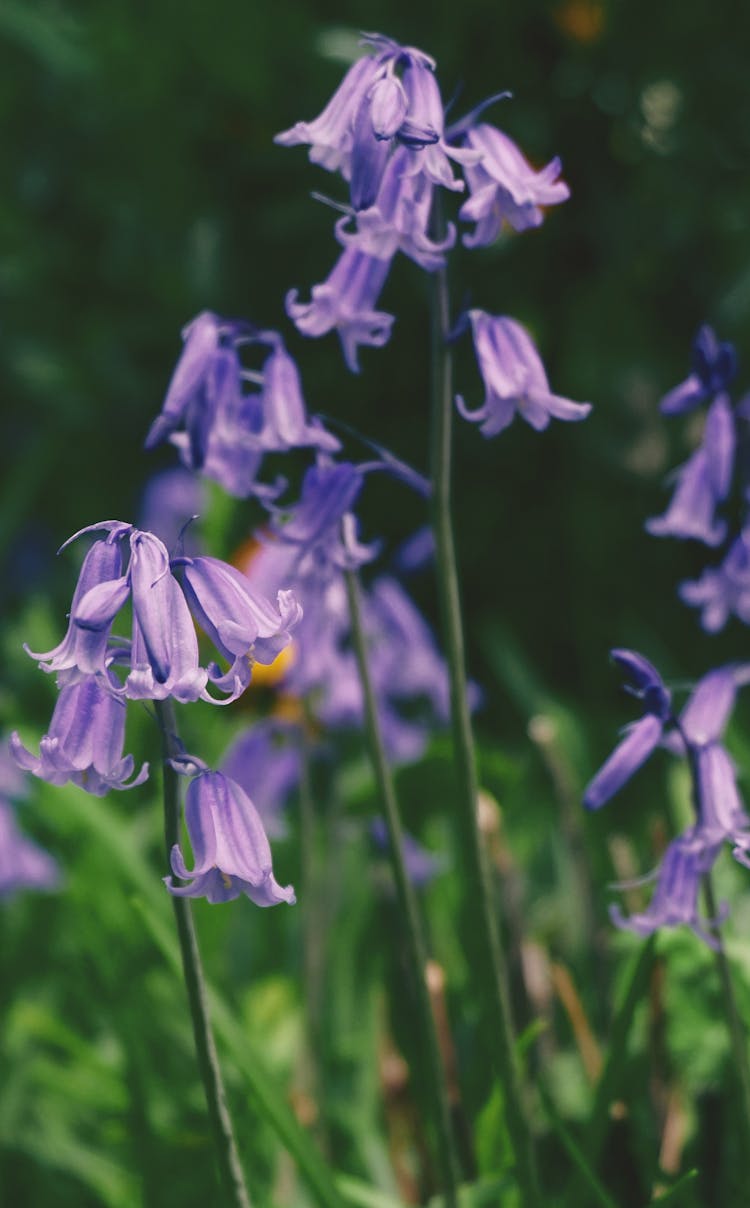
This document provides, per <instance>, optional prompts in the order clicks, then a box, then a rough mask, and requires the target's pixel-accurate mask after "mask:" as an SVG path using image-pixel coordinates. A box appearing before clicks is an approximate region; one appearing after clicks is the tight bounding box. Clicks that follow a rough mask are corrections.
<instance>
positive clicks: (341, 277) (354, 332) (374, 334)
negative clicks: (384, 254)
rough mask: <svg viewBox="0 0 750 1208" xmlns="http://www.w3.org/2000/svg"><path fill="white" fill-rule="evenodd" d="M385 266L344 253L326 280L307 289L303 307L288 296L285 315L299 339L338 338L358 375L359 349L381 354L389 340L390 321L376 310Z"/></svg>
mask: <svg viewBox="0 0 750 1208" xmlns="http://www.w3.org/2000/svg"><path fill="white" fill-rule="evenodd" d="M390 266H391V262H390V260H384V259H380V258H379V257H377V256H369V255H367V253H366V252H361V251H359V250H358V249H357V248H356V247H347V248H345V249H344V251H343V252H342V253H341V255H340V256H339V258H338V260H337V261H336V264H335V265H334V267H333V269H332V270H331V272H330V274H329V275H328V277H327V278H326V280H325V281H323V282H322V283H321V284H320V285H314V286H313V287H312V297H311V300H310V301H309V302H298V301H297V298H298V296H299V291H298V290H296V289H292V290H290V291H289V293H288V294H287V296H286V313H287V314H288V315H289V318H290V319H291V320H292V322H293V323H294V324H295V326H296V327H297V330H298V331H300V332H301V333H302V335H303V336H312V337H313V338H315V339H317V338H318V337H319V336H323V335H326V334H327V333H328V332H329V331H336V332H338V335H339V339H340V340H341V347H342V349H343V353H344V360H345V361H346V364H347V366H348V368H349V369H350V370H351V371H352V373H358V372H359V361H358V350H359V346H360V344H365V345H368V346H369V347H372V348H382V347H383V345H384V344H387V343H388V340H389V338H390V334H391V327H392V326H393V321H394V317H393V315H390V314H387V313H386V312H385V311H382V310H377V309H376V307H377V302H378V298H379V297H380V291H381V290H382V288H383V286H384V284H385V280H386V277H387V276H388V272H389V269H390Z"/></svg>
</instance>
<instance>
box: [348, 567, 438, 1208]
mask: <svg viewBox="0 0 750 1208" xmlns="http://www.w3.org/2000/svg"><path fill="white" fill-rule="evenodd" d="M344 575H345V579H346V591H347V596H348V600H349V613H350V617H351V625H352V641H353V644H354V651H355V655H356V659H357V668H358V671H359V678H360V682H361V684H362V694H363V697H364V704H365V727H366V732H367V739H368V744H369V748H370V759H371V761H372V769H373V772H374V775H375V782H376V785H377V789H378V794H379V796H380V799H381V804H382V807H383V811H384V813H385V819H386V824H387V827H388V838H389V848H390V856H391V860H392V862H393V872H394V876H395V879H396V892H397V894H398V902H399V907H400V910H401V914H402V917H403V920H404V924H405V938H406V943H407V946H408V950H409V962H410V964H411V967H412V969H413V970H414V982H415V986H416V992H417V1001H418V1006H419V1012H420V1015H421V1019H422V1027H423V1029H424V1039H425V1047H426V1056H427V1069H428V1070H429V1074H430V1079H431V1082H432V1087H431V1098H432V1100H433V1103H434V1105H435V1116H436V1120H435V1123H436V1127H437V1134H438V1137H437V1139H438V1146H439V1159H440V1166H441V1171H442V1181H443V1193H444V1197H445V1204H446V1205H447V1208H458V1203H459V1200H458V1160H457V1157H456V1146H455V1141H454V1137H453V1128H452V1125H451V1111H450V1102H449V1097H448V1091H447V1087H446V1084H445V1071H444V1069H443V1064H442V1061H441V1058H440V1045H439V1042H438V1035H437V1028H436V1026H435V1017H434V1015H433V1012H432V1004H431V1002H430V996H429V991H428V988H427V981H426V969H427V945H426V943H425V938H424V933H423V930H422V923H421V919H420V916H419V910H418V907H417V898H416V894H415V892H414V886H413V885H412V883H411V881H410V879H409V874H408V872H407V871H406V861H405V859H404V836H403V827H402V825H401V816H400V813H399V808H398V802H397V800H396V793H395V790H394V786H393V778H392V776H391V770H390V767H389V766H388V760H387V758H386V754H385V748H384V746H383V737H382V733H381V729H380V720H379V718H378V710H377V702H376V700H375V692H374V689H373V685H372V678H371V676H370V667H369V660H368V654H367V644H366V640H365V632H364V626H363V623H362V607H361V604H360V598H359V582H358V579H357V576H356V574H355V572H354V571H345V572H344Z"/></svg>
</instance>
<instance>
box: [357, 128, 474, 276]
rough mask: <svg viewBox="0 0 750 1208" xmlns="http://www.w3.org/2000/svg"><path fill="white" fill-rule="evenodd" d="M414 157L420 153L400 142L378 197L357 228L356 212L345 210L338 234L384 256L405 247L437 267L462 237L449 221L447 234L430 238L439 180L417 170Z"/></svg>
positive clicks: (363, 212) (359, 217)
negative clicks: (353, 224) (350, 225)
mask: <svg viewBox="0 0 750 1208" xmlns="http://www.w3.org/2000/svg"><path fill="white" fill-rule="evenodd" d="M413 163H414V153H413V152H411V151H409V150H408V149H407V148H406V147H401V148H399V149H398V150H397V151H396V152H395V154H394V155H392V156H391V158H390V160H389V161H388V165H387V167H386V169H385V172H384V175H383V179H382V181H381V184H380V188H379V190H378V194H377V197H376V198H375V201H374V202H373V204H372V205H371V206H369V207H368V208H367V209H361V210H359V212H358V213H357V214H356V215H355V217H356V229H355V230H354V231H347V229H346V228H347V225H348V223H349V222H350V221H351V216H350V215H345V216H344V217H343V218H341V219H339V221H338V222H337V223H336V238H337V239H338V241H339V243H341V244H342V245H343V246H344V247H346V248H355V249H358V250H359V251H361V252H364V253H365V254H366V255H368V256H375V257H376V258H377V259H379V260H388V261H390V260H391V259H392V257H393V256H394V255H395V254H396V252H397V251H399V250H400V251H402V252H403V253H404V255H406V256H408V257H409V258H410V259H411V260H414V261H415V263H416V264H418V265H420V267H421V268H423V269H425V270H426V271H427V272H433V271H434V270H435V269H437V268H440V267H442V265H443V264H444V263H445V253H446V252H447V251H448V250H449V249H450V248H452V247H453V245H454V243H455V241H456V228H455V227H454V225H453V223H449V224H448V229H447V233H446V236H445V238H444V239H442V240H440V241H439V242H435V241H434V240H432V239H430V237H429V235H428V233H427V231H428V227H429V222H430V213H431V208H432V195H433V191H434V185H433V184H432V182H431V181H430V180H429V179H428V178H427V177H426V176H425V175H424V174H423V173H421V172H415V171H414V169H413Z"/></svg>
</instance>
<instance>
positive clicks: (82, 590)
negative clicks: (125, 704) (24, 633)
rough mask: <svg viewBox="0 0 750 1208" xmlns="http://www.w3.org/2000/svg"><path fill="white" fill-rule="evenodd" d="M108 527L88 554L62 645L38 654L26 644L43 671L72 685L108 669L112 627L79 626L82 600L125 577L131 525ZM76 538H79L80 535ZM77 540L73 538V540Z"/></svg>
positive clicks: (60, 681) (29, 652)
mask: <svg viewBox="0 0 750 1208" xmlns="http://www.w3.org/2000/svg"><path fill="white" fill-rule="evenodd" d="M105 527H106V531H107V536H106V538H105V539H104V540H103V541H96V542H95V543H94V545H92V547H91V549H90V550H89V551H88V553H87V554H86V557H85V558H84V560H83V565H82V566H81V571H80V574H79V576H78V582H77V584H76V589H75V591H74V593H73V600H72V603H71V605H70V620H69V623H68V629H67V632H66V634H65V637H64V638H63V640H62V642H60V644H59V645H58V646H55V647H54V649H53V650H46V651H44V652H43V653H41V654H36V653H35V652H34V651H33V650H30V649H29V647H28V646H27V645H24V650H25V651H26V653H27V654H28V655H29V656H30V658H32V659H36V660H37V661H38V662H39V663H40V665H41V668H42V670H43V671H47V672H50V673H52V672H54V673H56V674H57V675H58V677H59V678H58V682H59V683H64V682H68V680H70V679H71V678H77V677H78V676H80V675H92V674H93V673H94V672H96V671H102V670H104V666H105V661H106V658H107V648H108V643H109V637H110V631H111V624H110V625H106V624H104V625H102V626H100V627H98V628H97V629H88V628H82V627H81V626H80V625H78V624H77V623H76V620H75V618H76V616H77V613H78V609H79V607H80V605H81V602H82V600H83V599H84V598H85V597H87V596H88V595H89V593H90V592H91V591H93V590H94V589H97V588H102V587H103V586H104V585H105V584H110V583H112V582H119V581H120V577H121V574H122V554H121V552H120V539H121V537H123V536H124V535H125V533H127V532H128V531H129V528H130V526H129V525H127V524H121V523H119V522H118V521H111V522H110V524H109V525H108V526H105ZM75 536H78V534H77V533H76V534H75ZM73 540H75V537H71V538H70V541H73ZM66 545H68V542H67V541H66V542H65V545H63V546H62V547H61V548H60V550H59V551H58V553H62V550H63V549H65V546H66Z"/></svg>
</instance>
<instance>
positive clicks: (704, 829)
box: [584, 651, 750, 947]
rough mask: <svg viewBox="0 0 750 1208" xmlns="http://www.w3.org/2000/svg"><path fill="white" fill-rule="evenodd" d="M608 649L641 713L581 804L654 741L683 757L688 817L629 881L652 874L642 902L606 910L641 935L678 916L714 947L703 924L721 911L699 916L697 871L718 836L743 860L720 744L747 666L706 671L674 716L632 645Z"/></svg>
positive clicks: (625, 775)
mask: <svg viewBox="0 0 750 1208" xmlns="http://www.w3.org/2000/svg"><path fill="white" fill-rule="evenodd" d="M613 655H614V656H615V658H616V661H617V662H618V664H619V665H620V666H621V667H622V668H623V669H624V670H625V672H626V675H627V676H628V679H629V690H630V691H631V692H632V693H633V694H634V695H635V696H637V697H639V698H640V699H641V701H642V703H643V707H644V710H645V714H644V716H643V717H642V718H641V720H640V722H637V723H636V725H635V726H634V727H632V728H631V729H630V731H629V733H628V734H627V736H626V738H625V739H624V740H623V741H622V742H621V743H620V744H619V746H618V747H616V748H615V751H614V752H613V754H612V755H611V756H610V757H609V759H608V760H607V761H606V762H605V763H604V765H603V766H602V768H601V769H600V770H599V772H597V774H596V776H595V777H594V779H593V780H592V781H591V783H590V784H589V786H588V788H587V789H586V791H585V794H584V805H586V806H588V808H590V809H598V808H599V806H601V805H604V804H605V802H607V801H608V800H609V799H610V797H612V796H613V795H614V794H615V793H616V792H617V791H618V789H619V788H621V787H622V785H623V784H624V783H625V782H626V781H627V780H628V779H629V778H630V776H632V775H633V773H634V772H636V771H637V769H638V768H639V767H640V766H641V764H643V763H644V762H645V760H646V759H647V758H648V756H649V755H650V754H651V753H652V751H654V750H655V749H656V747H657V746H658V745H660V744H661V745H662V746H664V747H666V748H668V749H669V750H670V751H672V752H673V753H675V754H678V755H683V756H684V755H686V756H688V758H689V761H690V768H691V774H692V778H693V795H694V803H695V809H696V822H695V825H694V826H691V827H690V828H689V829H688V830H687V831H686V832H685V833H684V834H683V835H680V836H679V837H678V838H677V839H675V840H673V842H672V843H670V844H669V846H668V848H667V851H666V853H665V856H664V860H663V862H662V865H661V868H660V869H659V870H657V872H655V873H652V874H650V875H649V876H648V877H645V878H643V881H642V882H636V884H641V883H643V884H645V883H647V882H648V881H651V880H654V879H657V885H656V890H655V892H654V895H653V897H652V899H651V902H650V904H649V906H648V909H647V910H645V911H643V912H639V913H637V914H634V915H631V916H629V917H625V916H624V915H623V914H622V912H621V911H620V909H619V907H616V906H615V907H613V908H612V909H611V912H610V913H611V915H612V919H613V921H614V922H615V923H616V924H617V926H620V927H626V928H629V929H630V930H632V931H637V932H638V933H639V934H641V935H649V934H651V932H652V931H655V930H656V929H657V928H659V927H663V926H676V925H678V924H681V923H684V924H687V925H688V926H690V927H691V928H692V929H693V931H695V932H696V934H697V935H699V936H700V937H701V939H703V940H705V942H706V943H708V944H710V945H711V946H712V947H716V946H717V941H716V939H715V937H714V936H713V935H711V933H710V932H709V931H707V930H706V927H707V926H712V927H713V926H715V925H718V924H719V923H720V922H721V921H722V918H723V917H725V914H726V911H722V912H721V916H720V917H719V918H717V919H714V920H709V921H708V923H705V922H704V921H702V920H701V919H700V918H699V915H698V907H697V894H698V889H699V887H700V881H701V878H702V877H703V876H704V875H705V874H706V873H708V872H709V871H710V869H711V868H712V866H713V864H714V861H715V860H716V858H717V856H718V854H719V852H720V851H721V848H722V846H723V844H724V843H726V842H728V843H730V844H731V846H732V854H733V855H734V857H735V859H737V860H738V861H739V862H740V863H743V864H747V865H748V866H750V817H748V815H747V813H746V812H745V808H744V806H743V803H742V800H741V798H740V795H739V791H738V789H737V781H736V775H735V770H734V765H733V763H732V760H731V757H730V756H729V754H728V752H727V751H726V749H725V748H724V745H723V736H724V730H725V728H726V725H727V722H728V721H729V717H730V715H731V712H732V709H733V708H734V704H735V700H736V696H737V689H738V687H739V686H740V685H741V684H743V683H746V682H747V669H746V668H742V667H735V666H728V667H720V668H718V669H716V670H714V671H711V672H709V673H708V675H705V676H703V678H702V679H701V680H699V682H698V683H697V684H696V686H695V688H694V690H693V692H692V693H691V695H690V697H689V698H688V701H687V703H686V704H685V706H684V708H683V709H682V712H681V713H680V715H679V717H675V715H674V713H673V711H672V704H671V696H670V694H669V691H668V689H667V688H666V687H665V685H664V682H663V681H662V679H661V677H660V676H659V674H658V672H657V671H656V668H655V667H653V665H652V664H651V663H649V662H648V660H647V659H644V658H643V656H642V655H638V654H635V653H634V652H632V651H613ZM621 888H627V886H621Z"/></svg>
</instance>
